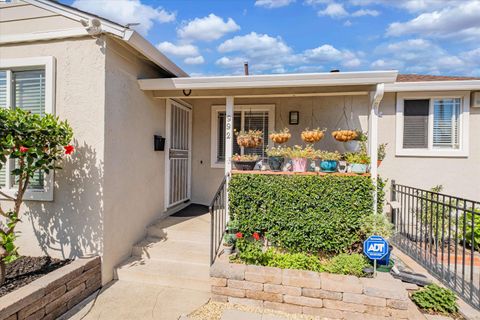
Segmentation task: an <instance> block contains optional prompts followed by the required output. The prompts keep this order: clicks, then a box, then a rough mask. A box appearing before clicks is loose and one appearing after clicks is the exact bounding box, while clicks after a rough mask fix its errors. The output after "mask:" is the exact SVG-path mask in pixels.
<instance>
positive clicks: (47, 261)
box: [0, 256, 71, 297]
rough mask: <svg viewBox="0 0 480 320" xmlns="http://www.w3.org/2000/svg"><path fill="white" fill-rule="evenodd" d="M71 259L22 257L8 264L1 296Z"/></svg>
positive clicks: (65, 263)
mask: <svg viewBox="0 0 480 320" xmlns="http://www.w3.org/2000/svg"><path fill="white" fill-rule="evenodd" d="M70 261H71V260H68V259H67V260H60V259H54V258H51V257H47V256H45V257H21V258H18V259H17V260H16V261H14V262H12V263H10V264H7V268H6V271H7V272H6V273H7V276H6V279H5V283H4V284H3V285H2V286H0V297H1V296H4V295H6V294H7V293H9V292H12V291H14V290H15V289H18V288H20V287H23V286H25V285H27V284H29V283H30V282H32V281H33V280H36V279H38V278H40V277H42V276H44V275H46V274H47V273H49V272H52V271H53V270H55V269H58V268H60V267H63V266H64V265H67V264H69V263H70Z"/></svg>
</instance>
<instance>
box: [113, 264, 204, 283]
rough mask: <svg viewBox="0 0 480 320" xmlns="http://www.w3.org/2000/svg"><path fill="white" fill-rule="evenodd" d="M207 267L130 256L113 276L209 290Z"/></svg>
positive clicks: (132, 280) (125, 279)
mask: <svg viewBox="0 0 480 320" xmlns="http://www.w3.org/2000/svg"><path fill="white" fill-rule="evenodd" d="M209 269H210V266H209V264H208V263H202V264H200V263H192V262H189V261H184V262H178V261H168V260H162V261H160V260H146V259H142V258H139V257H132V258H130V259H128V260H127V261H125V262H124V263H123V264H121V265H120V266H118V267H117V268H116V272H115V277H116V279H119V280H122V281H131V282H141V283H148V284H156V285H161V286H167V287H174V288H185V289H192V290H199V291H210V276H209Z"/></svg>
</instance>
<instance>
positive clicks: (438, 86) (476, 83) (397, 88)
mask: <svg viewBox="0 0 480 320" xmlns="http://www.w3.org/2000/svg"><path fill="white" fill-rule="evenodd" d="M444 90H450V91H458V90H462V91H463V90H472V91H473V90H480V80H452V81H419V82H395V83H387V84H385V92H415V91H417V92H418V91H444Z"/></svg>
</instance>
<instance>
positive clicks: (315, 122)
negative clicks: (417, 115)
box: [192, 93, 480, 204]
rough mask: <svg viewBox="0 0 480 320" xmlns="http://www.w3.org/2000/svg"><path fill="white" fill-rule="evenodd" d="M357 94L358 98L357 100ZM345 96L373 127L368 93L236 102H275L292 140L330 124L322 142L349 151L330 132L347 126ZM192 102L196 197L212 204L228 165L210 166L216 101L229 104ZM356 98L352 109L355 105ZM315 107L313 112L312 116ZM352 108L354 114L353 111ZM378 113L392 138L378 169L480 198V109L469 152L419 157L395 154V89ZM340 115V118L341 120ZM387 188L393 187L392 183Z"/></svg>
mask: <svg viewBox="0 0 480 320" xmlns="http://www.w3.org/2000/svg"><path fill="white" fill-rule="evenodd" d="M352 99H353V100H352ZM344 101H345V105H346V112H347V117H348V119H349V121H350V123H353V126H354V127H355V128H360V127H361V128H362V130H364V131H367V130H368V110H369V98H368V97H367V96H355V97H347V98H345V99H344V98H343V97H314V98H276V99H274V98H271V99H236V100H235V104H239V105H240V104H275V106H276V108H275V127H276V129H277V130H278V129H281V128H283V127H285V126H287V127H288V128H289V129H290V131H291V133H292V139H291V140H290V141H289V142H288V144H289V145H293V144H301V143H302V141H301V139H300V132H301V131H302V130H303V129H304V128H306V127H310V128H315V127H321V128H327V129H328V131H327V134H326V136H325V138H324V139H323V140H321V141H320V142H319V143H317V144H316V147H317V148H320V149H327V150H339V151H340V152H344V149H343V145H342V143H339V142H336V141H335V140H334V139H333V138H332V137H331V135H330V133H331V131H332V130H333V129H336V128H338V127H342V128H343V127H345V120H344V117H343V118H342V113H343V106H344ZM192 103H193V105H194V108H193V136H194V137H195V139H194V141H193V157H192V200H193V202H197V203H202V204H209V203H210V201H211V200H212V197H213V195H214V193H215V191H216V190H217V188H218V185H219V184H220V181H221V179H222V177H223V175H224V169H223V168H211V166H210V150H211V145H210V144H211V143H210V136H211V106H212V105H224V104H225V100H223V99H214V100H212V99H196V100H192ZM352 104H353V109H351V108H350V106H351V105H352ZM312 108H313V111H314V112H313V114H314V116H313V117H312ZM352 110H353V114H352ZM289 111H299V112H300V124H299V125H298V126H288V114H289ZM380 111H381V113H382V114H383V115H382V117H381V118H380V119H379V143H388V146H387V157H386V159H385V160H384V161H383V163H382V165H381V166H380V168H379V174H380V175H381V176H382V177H384V178H388V179H389V181H391V180H392V179H395V180H396V181H397V183H402V184H406V185H410V186H414V187H419V188H427V189H429V188H431V187H433V186H435V185H439V184H441V185H443V186H444V191H445V192H446V193H448V194H452V195H456V196H460V197H466V198H469V199H476V200H480V189H479V188H478V181H480V145H479V144H478V143H477V142H478V139H477V138H476V137H479V136H480V110H478V109H473V108H471V110H470V139H469V140H470V155H469V157H468V158H418V157H397V156H395V94H391V93H389V94H385V97H384V99H383V101H382V104H381V107H380ZM339 119H341V120H340V123H339V124H337V122H338V121H339ZM387 191H388V189H387Z"/></svg>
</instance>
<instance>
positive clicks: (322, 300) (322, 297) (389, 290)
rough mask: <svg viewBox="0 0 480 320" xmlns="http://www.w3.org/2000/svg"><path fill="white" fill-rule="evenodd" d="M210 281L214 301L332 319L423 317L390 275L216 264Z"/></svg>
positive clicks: (211, 270) (399, 283)
mask: <svg viewBox="0 0 480 320" xmlns="http://www.w3.org/2000/svg"><path fill="white" fill-rule="evenodd" d="M210 276H211V281H212V299H213V300H215V301H221V302H230V303H234V304H246V305H251V306H256V307H263V308H267V309H274V310H280V311H284V312H289V313H303V314H308V315H313V316H320V317H326V318H333V319H407V318H408V319H422V318H423V317H422V316H421V314H419V312H418V310H417V309H416V308H415V307H414V306H413V304H412V302H411V301H410V299H409V297H408V293H407V290H406V289H405V286H404V285H403V283H402V282H401V281H400V280H396V279H394V278H393V277H392V276H391V275H390V274H386V273H383V274H382V273H379V275H378V276H377V278H375V279H372V278H358V277H354V276H344V275H337V274H329V273H317V272H312V271H302V270H290V269H283V270H282V269H279V268H270V267H261V266H253V265H242V264H233V263H227V262H216V263H215V264H214V265H213V266H212V267H211V269H210ZM412 306H413V308H412ZM423 319H424V318H423Z"/></svg>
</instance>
